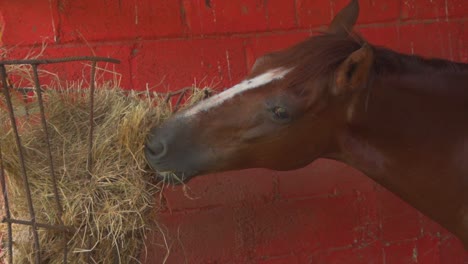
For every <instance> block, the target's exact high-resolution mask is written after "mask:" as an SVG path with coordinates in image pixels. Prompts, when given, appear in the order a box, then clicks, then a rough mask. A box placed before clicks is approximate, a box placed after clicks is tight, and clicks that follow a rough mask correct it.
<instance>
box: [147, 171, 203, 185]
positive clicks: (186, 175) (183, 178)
mask: <svg viewBox="0 0 468 264" xmlns="http://www.w3.org/2000/svg"><path fill="white" fill-rule="evenodd" d="M197 174H198V172H196V171H183V172H182V171H168V172H156V178H157V179H158V180H159V181H162V182H165V183H166V182H167V183H169V184H171V185H181V184H184V183H186V182H188V181H189V180H190V179H191V178H193V176H195V175H197Z"/></svg>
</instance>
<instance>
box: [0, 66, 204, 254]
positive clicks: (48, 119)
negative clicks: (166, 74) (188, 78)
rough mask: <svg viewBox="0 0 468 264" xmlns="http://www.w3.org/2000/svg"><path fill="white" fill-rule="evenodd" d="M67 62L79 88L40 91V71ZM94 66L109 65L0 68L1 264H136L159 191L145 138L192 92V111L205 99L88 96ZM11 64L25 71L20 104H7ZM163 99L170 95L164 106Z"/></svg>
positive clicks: (111, 91)
mask: <svg viewBox="0 0 468 264" xmlns="http://www.w3.org/2000/svg"><path fill="white" fill-rule="evenodd" d="M72 61H73V62H76V61H87V62H90V63H91V76H90V79H89V80H90V81H89V87H87V88H82V87H80V86H78V87H65V89H56V87H54V89H46V90H44V89H42V87H41V84H40V81H39V74H40V73H38V67H39V66H40V65H41V64H50V63H65V62H72ZM98 62H106V63H118V61H117V60H115V59H110V58H99V57H73V58H63V59H50V60H40V59H34V60H14V61H13V60H11V61H0V81H1V86H0V88H1V93H3V94H2V95H3V96H2V95H1V94H0V183H1V188H2V194H3V204H4V208H3V211H4V218H3V223H4V224H3V225H2V232H3V240H4V246H3V249H2V250H4V251H6V252H3V254H4V255H3V256H2V259H3V260H5V261H7V262H8V263H138V256H139V254H140V253H141V252H140V251H141V250H142V249H144V243H143V241H144V237H145V232H146V231H147V230H148V229H150V228H152V227H154V226H157V223H155V221H154V220H153V218H154V212H155V210H157V209H158V206H157V205H155V204H156V203H155V197H156V195H155V194H156V193H158V192H159V191H160V188H161V186H160V185H161V184H159V183H158V184H156V183H154V182H153V178H154V177H153V176H154V173H153V172H150V171H148V170H147V165H146V161H145V159H144V154H143V145H144V140H145V135H146V133H147V132H148V130H149V128H151V127H152V126H154V125H155V124H157V123H158V122H161V121H162V120H164V119H165V118H167V117H168V116H169V115H170V114H171V113H172V112H173V109H177V108H178V107H179V104H180V103H181V98H182V97H184V96H185V95H186V92H188V91H189V90H190V91H192V95H193V96H192V97H190V99H189V100H188V101H187V104H192V103H194V102H196V101H198V100H201V99H203V98H204V97H205V96H207V95H209V91H208V90H206V89H203V90H202V89H196V88H190V89H183V90H181V91H177V92H173V93H169V94H165V95H160V94H156V93H150V92H148V91H146V92H143V93H137V92H124V91H122V90H119V89H117V88H116V86H115V85H107V86H106V85H103V86H104V87H98V88H96V84H95V83H96V81H95V78H96V65H97V63H98ZM12 65H13V66H14V65H27V66H28V67H29V69H30V70H32V75H31V78H30V81H31V83H32V86H33V87H34V88H33V89H30V90H29V91H28V92H29V93H30V94H31V93H32V96H31V95H29V97H27V98H26V99H27V100H29V101H32V102H29V103H24V102H22V100H15V94H14V93H15V92H18V89H14V88H13V87H11V84H10V82H9V81H8V80H9V75H8V74H11V72H12V70H11V68H8V67H12ZM7 71H8V73H7ZM172 96H178V99H177V102H176V104H175V106H174V107H172V104H171V102H172V101H174V100H171V98H172ZM154 207H156V208H154ZM150 212H151V214H150ZM5 235H6V238H5Z"/></svg>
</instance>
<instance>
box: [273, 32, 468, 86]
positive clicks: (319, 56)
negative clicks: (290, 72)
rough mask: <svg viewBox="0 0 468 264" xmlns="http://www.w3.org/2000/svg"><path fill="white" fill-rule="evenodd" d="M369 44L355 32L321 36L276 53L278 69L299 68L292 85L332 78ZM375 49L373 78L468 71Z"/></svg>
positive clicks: (467, 67)
mask: <svg viewBox="0 0 468 264" xmlns="http://www.w3.org/2000/svg"><path fill="white" fill-rule="evenodd" d="M364 43H367V42H366V41H365V39H364V38H363V37H361V36H360V35H358V34H356V33H352V34H350V35H349V36H345V37H344V36H339V35H336V34H330V33H321V34H318V35H316V36H313V37H310V38H309V39H307V40H305V41H303V42H301V43H298V44H296V45H295V46H292V47H291V48H289V49H287V50H285V51H284V52H278V53H273V54H272V55H273V56H274V57H276V59H275V60H274V61H275V62H276V63H273V64H276V65H274V66H277V67H297V70H296V71H294V72H295V76H293V77H292V78H291V82H292V84H294V83H297V84H300V83H303V82H304V81H307V79H310V78H316V77H320V76H330V74H333V73H334V71H335V70H336V69H337V67H338V66H339V65H340V64H341V63H342V62H343V61H344V60H345V59H346V58H347V57H348V56H349V55H350V54H351V53H353V52H354V51H356V50H358V49H359V48H361V47H362V45H363V44H364ZM369 45H370V46H371V47H372V48H373V50H374V63H373V67H372V69H373V75H374V77H376V76H381V75H393V74H433V73H436V72H437V73H440V72H461V71H468V64H466V63H460V62H453V61H449V60H444V59H438V58H430V59H429V58H424V57H422V56H419V55H407V54H402V53H399V52H396V51H393V50H391V49H388V48H384V47H380V46H374V45H371V44H369Z"/></svg>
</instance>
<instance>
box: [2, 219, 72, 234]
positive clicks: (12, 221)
mask: <svg viewBox="0 0 468 264" xmlns="http://www.w3.org/2000/svg"><path fill="white" fill-rule="evenodd" d="M2 223H9V224H19V225H27V226H33V225H36V226H37V227H40V228H45V229H52V230H57V231H65V232H69V233H72V232H75V229H74V228H73V227H70V226H64V225H49V224H44V223H38V222H34V223H33V222H32V221H27V220H21V219H11V218H3V219H2Z"/></svg>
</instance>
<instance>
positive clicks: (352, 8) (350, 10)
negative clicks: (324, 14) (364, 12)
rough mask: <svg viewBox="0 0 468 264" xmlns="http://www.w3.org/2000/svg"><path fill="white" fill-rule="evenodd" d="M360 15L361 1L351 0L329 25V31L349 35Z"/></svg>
mask: <svg viewBox="0 0 468 264" xmlns="http://www.w3.org/2000/svg"><path fill="white" fill-rule="evenodd" d="M358 16H359V2H358V0H351V2H350V3H349V4H348V5H347V6H346V7H345V8H343V9H341V11H340V12H338V14H337V15H336V16H335V18H334V19H333V21H332V22H331V23H330V26H329V27H328V32H329V33H333V34H338V35H349V34H350V33H351V32H352V31H353V27H354V24H356V21H357V19H358Z"/></svg>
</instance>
